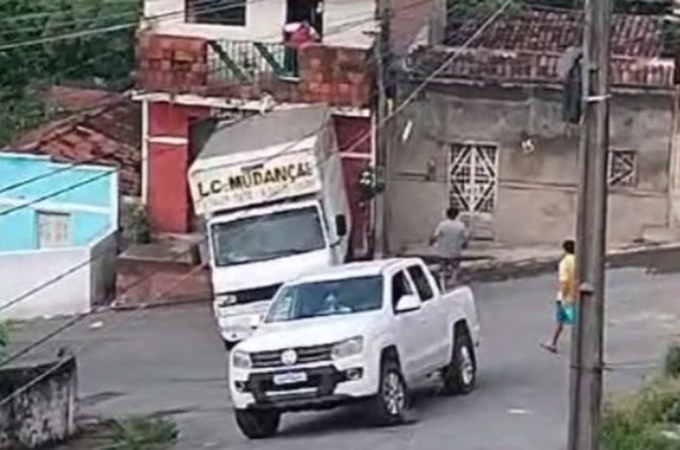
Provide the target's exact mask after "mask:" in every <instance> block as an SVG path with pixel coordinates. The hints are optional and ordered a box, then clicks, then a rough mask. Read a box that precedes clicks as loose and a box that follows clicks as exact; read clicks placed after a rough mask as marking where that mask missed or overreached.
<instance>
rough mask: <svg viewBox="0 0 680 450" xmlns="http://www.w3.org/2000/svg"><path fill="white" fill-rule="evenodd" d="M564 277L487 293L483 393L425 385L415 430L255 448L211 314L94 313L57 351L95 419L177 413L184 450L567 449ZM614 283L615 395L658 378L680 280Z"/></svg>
mask: <svg viewBox="0 0 680 450" xmlns="http://www.w3.org/2000/svg"><path fill="white" fill-rule="evenodd" d="M553 278H554V276H542V277H537V278H530V279H522V280H513V281H506V282H502V283H493V284H484V285H479V286H475V293H476V295H477V298H478V303H479V309H480V315H481V320H482V325H483V327H484V335H483V339H484V340H483V347H482V349H481V350H480V355H479V359H480V365H481V366H480V373H479V377H480V378H479V385H478V390H477V391H476V392H474V393H473V394H472V395H470V396H467V397H461V398H445V397H438V396H436V395H434V393H433V391H432V390H431V389H429V390H428V389H425V390H423V391H422V392H420V393H419V395H418V403H417V405H416V408H415V422H414V423H413V424H410V425H406V426H402V427H397V428H392V429H372V428H368V427H366V426H365V425H364V423H363V418H362V416H361V414H357V411H356V410H338V411H333V412H328V413H322V414H304V415H292V416H290V417H286V419H285V420H284V423H283V428H282V433H281V435H280V436H278V437H277V438H274V439H272V440H267V441H261V442H257V444H255V443H252V442H248V441H246V440H245V439H244V438H243V437H242V436H241V435H240V433H239V432H238V431H237V429H236V427H235V424H234V420H233V416H232V414H231V413H230V409H229V399H228V394H227V389H226V383H225V380H224V378H225V373H226V355H225V352H224V350H223V348H222V345H221V343H220V342H219V340H218V338H217V335H216V333H215V332H214V330H213V321H212V317H211V315H210V311H209V309H208V308H207V307H203V306H200V307H199V306H195V307H187V308H175V309H162V310H161V309H157V310H146V311H144V310H142V311H137V312H128V313H117V314H116V313H106V314H102V315H98V316H92V317H89V318H88V319H87V320H86V321H84V322H83V323H82V324H81V325H78V326H76V327H74V328H72V329H71V330H69V331H68V332H66V333H64V334H62V335H60V337H59V339H57V340H55V342H53V343H52V344H51V345H52V346H53V347H56V346H60V345H69V346H71V347H73V348H74V349H75V350H76V351H79V352H80V357H79V365H80V388H81V397H82V409H83V412H85V413H88V414H99V415H104V416H122V417H124V416H129V415H134V414H139V415H143V414H150V413H158V414H167V413H169V414H172V415H173V416H174V417H175V419H176V421H177V422H178V424H179V425H180V427H181V439H180V441H179V442H178V445H177V448H178V449H181V450H197V449H202V448H206V449H207V448H216V449H224V448H229V449H232V450H242V449H250V448H254V447H255V446H257V448H258V449H271V450H299V449H300V448H301V446H310V447H309V448H313V447H312V446H314V447H317V446H318V447H321V448H324V449H326V450H335V449H337V450H341V449H345V448H350V449H352V450H369V449H370V450H382V449H385V450H388V449H389V450H394V449H409V450H410V449H420V450H426V449H433V450H434V449H442V448H456V449H457V450H552V449H555V450H559V449H563V448H564V447H565V444H564V442H565V441H566V415H567V406H566V405H567V403H566V401H567V388H568V361H567V357H568V347H567V346H568V343H567V342H565V347H564V349H563V351H562V352H561V353H560V354H559V355H551V354H549V353H547V352H545V351H544V350H542V349H540V348H539V345H538V344H539V343H540V342H541V341H543V340H545V339H546V338H547V336H548V334H549V333H550V332H551V327H552V317H553V304H552V301H553V300H552V299H553V298H554V291H555V286H554V279H553ZM608 282H609V287H608V306H607V315H608V321H607V322H608V326H607V362H608V364H609V365H610V366H611V367H612V371H610V372H608V373H607V379H606V381H607V390H608V392H609V393H611V392H613V391H614V390H621V389H629V388H631V387H633V386H635V385H636V384H637V383H639V382H640V380H641V379H642V377H643V376H645V375H648V374H650V373H654V371H656V370H658V366H659V364H660V360H661V358H662V356H663V352H664V349H665V346H666V344H667V343H668V341H669V340H670V338H671V337H672V336H673V334H674V333H678V330H680V327H679V326H678V325H680V319H679V318H680V295H678V292H680V275H678V274H666V275H650V274H645V273H644V272H643V271H642V270H641V269H617V270H615V271H612V272H610V273H609V280H608ZM59 323H60V321H59V320H53V321H38V322H33V323H30V324H27V325H24V326H23V328H22V330H21V331H20V332H19V339H21V340H30V339H35V338H37V337H39V336H41V335H42V334H43V333H46V332H48V330H50V329H53V328H54V327H56V326H58V324H59ZM44 350H45V349H44V348H43V351H44Z"/></svg>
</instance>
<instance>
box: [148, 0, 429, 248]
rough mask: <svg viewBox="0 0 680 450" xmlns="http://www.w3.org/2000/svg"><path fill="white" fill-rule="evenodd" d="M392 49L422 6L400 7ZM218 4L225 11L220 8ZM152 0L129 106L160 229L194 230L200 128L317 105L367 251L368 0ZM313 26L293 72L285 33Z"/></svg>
mask: <svg viewBox="0 0 680 450" xmlns="http://www.w3.org/2000/svg"><path fill="white" fill-rule="evenodd" d="M396 3H403V5H398V8H397V10H398V11H401V12H402V13H399V12H397V13H396V14H397V16H398V17H397V20H396V22H397V23H398V24H400V27H399V29H400V33H399V35H398V37H399V39H398V42H399V43H401V45H402V46H404V45H406V44H405V43H407V42H411V41H412V40H413V39H414V38H415V36H416V35H417V34H418V32H419V31H420V29H421V28H422V27H423V26H425V25H427V23H428V20H429V13H430V9H429V3H433V2H429V1H426V2H423V1H422V0H400V1H399V2H396ZM220 5H222V6H220ZM228 5H231V6H230V7H229V8H227V9H225V6H224V2H212V1H205V0H202V1H195V2H192V1H187V2H185V1H184V0H147V1H146V2H145V16H146V18H145V20H144V23H143V24H142V32H141V33H140V39H139V49H138V54H139V58H138V59H139V71H138V83H137V92H136V95H135V97H136V99H137V100H139V101H140V102H141V103H142V105H143V114H142V116H143V124H142V134H143V155H144V156H143V161H144V163H143V169H142V172H143V183H142V184H143V187H142V191H143V197H144V198H145V201H146V204H147V208H148V212H149V216H150V221H151V223H152V225H153V227H154V229H155V230H156V231H160V232H168V233H187V232H191V231H192V218H193V216H194V213H193V211H192V207H191V201H190V197H189V189H188V186H187V181H186V178H187V177H186V173H187V170H188V168H189V166H190V165H191V163H192V161H193V159H194V157H195V155H196V152H197V141H198V140H199V139H198V138H196V137H195V135H194V134H195V133H194V131H195V130H197V129H198V128H200V125H201V124H202V123H204V122H206V121H211V120H215V119H216V118H220V117H224V116H233V115H234V114H236V115H238V114H243V113H244V112H249V113H260V112H263V111H266V110H270V109H272V108H277V109H283V108H296V107H301V106H304V105H308V104H316V103H323V104H326V105H329V106H331V107H332V108H333V111H334V114H335V119H334V121H335V127H336V130H335V134H336V136H337V140H338V148H339V150H340V152H341V154H342V158H343V169H344V172H345V179H346V183H347V190H348V194H349V197H350V202H351V204H352V220H353V230H354V231H356V233H355V235H354V236H353V240H354V246H355V248H358V249H361V248H366V249H368V247H369V246H370V244H369V236H370V229H371V224H370V206H369V205H368V204H366V203H364V202H362V201H361V198H360V192H359V189H358V179H359V175H360V173H361V171H362V170H363V169H364V168H365V167H366V166H367V165H371V164H372V161H373V141H374V136H373V130H372V125H373V123H374V119H373V114H372V105H373V100H374V98H375V97H374V96H375V92H374V90H373V63H372V59H373V58H374V56H375V55H374V53H373V50H372V49H373V43H374V40H375V35H374V34H375V31H377V26H376V20H375V13H376V7H377V5H376V2H375V1H374V0H348V1H344V0H326V1H324V2H322V1H320V0H308V1H299V0H296V1H291V0H272V1H261V0H242V1H235V2H230V3H228ZM300 21H308V22H309V23H310V24H311V25H312V26H313V27H314V28H315V30H316V31H317V32H318V34H319V36H320V40H319V42H316V43H313V44H309V45H307V46H305V47H304V48H302V49H300V50H299V52H298V53H297V55H296V61H297V64H296V67H297V68H298V70H297V71H291V70H290V64H289V62H290V61H289V60H287V58H290V53H287V50H286V46H285V44H284V38H285V36H284V27H285V25H286V24H289V23H291V22H300Z"/></svg>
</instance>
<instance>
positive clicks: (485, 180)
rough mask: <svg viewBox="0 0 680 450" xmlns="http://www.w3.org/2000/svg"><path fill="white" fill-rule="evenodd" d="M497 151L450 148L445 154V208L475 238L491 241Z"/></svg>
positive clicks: (477, 147)
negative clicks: (458, 215)
mask: <svg viewBox="0 0 680 450" xmlns="http://www.w3.org/2000/svg"><path fill="white" fill-rule="evenodd" d="M497 168H498V147H496V146H495V145H488V144H476V143H464V144H452V145H451V147H450V153H449V167H448V174H449V204H450V206H453V207H456V208H458V209H459V210H460V212H461V215H462V216H463V219H464V220H467V221H468V223H469V226H470V227H471V229H472V231H473V235H474V236H475V237H476V238H482V239H484V238H486V239H492V238H493V235H494V233H493V213H494V211H495V209H496V194H497V183H498V176H497V173H498V172H497Z"/></svg>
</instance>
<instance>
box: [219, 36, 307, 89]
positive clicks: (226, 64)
mask: <svg viewBox="0 0 680 450" xmlns="http://www.w3.org/2000/svg"><path fill="white" fill-rule="evenodd" d="M292 57H293V55H288V56H287V55H286V47H285V45H284V44H280V43H264V42H252V41H234V40H219V41H208V54H207V65H208V82H209V83H211V82H216V83H224V82H227V83H230V82H239V83H255V82H257V81H259V80H262V79H273V78H278V79H290V80H294V79H295V74H294V73H293V70H292V61H290V58H292Z"/></svg>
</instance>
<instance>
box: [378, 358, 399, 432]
mask: <svg viewBox="0 0 680 450" xmlns="http://www.w3.org/2000/svg"><path fill="white" fill-rule="evenodd" d="M407 407H408V389H407V387H406V383H405V382H404V377H403V375H402V373H401V370H400V369H399V364H397V362H396V361H394V360H389V359H388V360H386V361H385V362H383V364H382V367H381V371H380V386H379V388H378V394H377V395H376V396H375V398H373V400H372V404H371V406H370V409H369V411H370V415H371V417H372V419H373V422H374V423H375V424H376V425H378V426H390V425H397V424H400V423H402V422H403V421H404V419H405V413H406V409H407Z"/></svg>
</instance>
